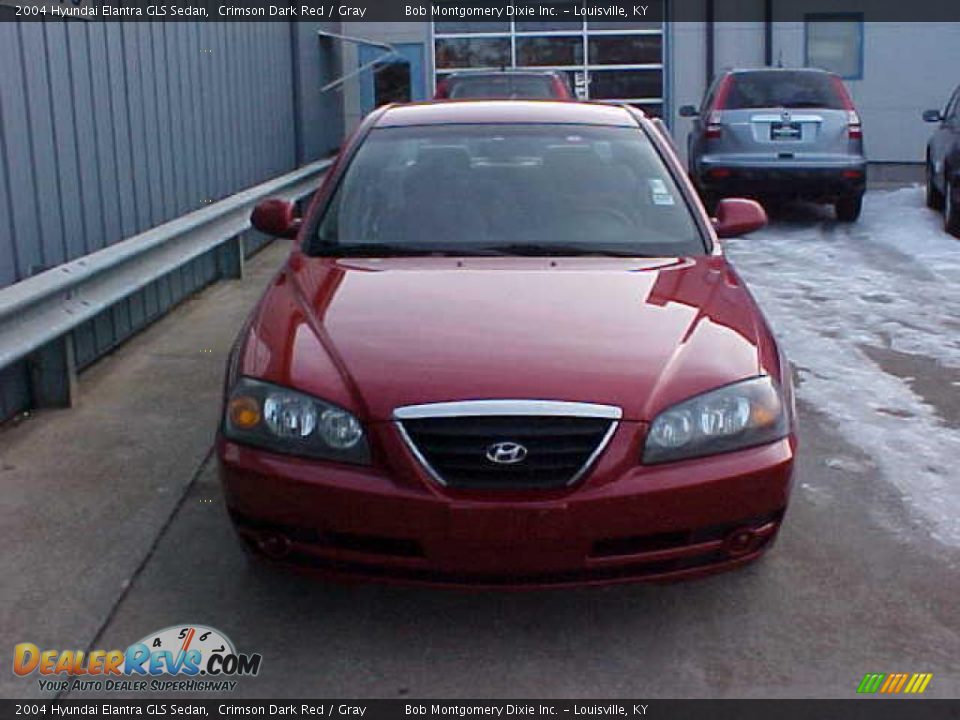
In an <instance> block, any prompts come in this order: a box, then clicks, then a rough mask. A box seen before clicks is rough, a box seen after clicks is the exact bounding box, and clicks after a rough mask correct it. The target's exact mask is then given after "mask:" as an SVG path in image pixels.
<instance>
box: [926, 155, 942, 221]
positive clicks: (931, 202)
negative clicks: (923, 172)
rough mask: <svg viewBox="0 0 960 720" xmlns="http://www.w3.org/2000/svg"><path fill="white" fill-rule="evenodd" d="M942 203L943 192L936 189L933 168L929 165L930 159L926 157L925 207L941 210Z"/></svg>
mask: <svg viewBox="0 0 960 720" xmlns="http://www.w3.org/2000/svg"><path fill="white" fill-rule="evenodd" d="M943 205H944V197H943V193H942V192H940V191H939V190H937V186H936V183H935V182H934V180H933V168H932V167H931V166H930V159H929V158H927V207H928V208H930V209H931V210H943Z"/></svg>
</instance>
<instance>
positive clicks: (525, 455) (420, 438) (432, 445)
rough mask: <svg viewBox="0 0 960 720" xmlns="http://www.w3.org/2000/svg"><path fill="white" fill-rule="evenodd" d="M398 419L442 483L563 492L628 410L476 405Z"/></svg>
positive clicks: (447, 406) (412, 412) (411, 411)
mask: <svg viewBox="0 0 960 720" xmlns="http://www.w3.org/2000/svg"><path fill="white" fill-rule="evenodd" d="M551 412H552V413H554V414H550V413H551ZM534 413H536V414H534ZM395 417H396V419H397V424H398V427H399V428H400V431H401V434H402V435H403V436H404V439H405V440H406V441H407V443H408V444H409V446H410V447H411V449H412V450H413V452H414V454H415V455H416V456H417V457H418V459H419V460H420V461H421V462H422V463H423V464H424V466H425V467H426V469H427V470H428V471H429V472H430V474H431V475H432V476H433V477H434V478H435V479H436V480H437V481H438V482H440V483H441V484H443V485H446V486H448V487H452V488H458V489H473V490H527V489H555V488H563V487H566V486H568V485H572V484H573V483H575V482H576V481H577V480H579V479H580V478H581V477H582V476H583V475H584V473H585V472H586V471H587V470H589V468H590V467H591V466H592V464H593V462H594V461H595V460H596V459H597V457H598V456H599V454H600V453H601V452H602V450H603V448H604V447H605V446H606V443H607V441H608V440H609V439H610V437H611V435H612V434H613V431H614V430H615V429H616V425H617V419H618V418H619V417H620V410H619V408H613V407H609V406H597V405H581V404H577V403H547V402H542V401H541V402H535V403H534V402H526V401H476V402H473V403H471V402H466V403H443V404H438V405H434V406H431V405H423V406H416V408H400V409H398V410H397V412H396V413H395ZM516 446H520V447H521V448H522V452H517V451H516ZM497 448H499V449H500V450H502V452H499V453H498V452H497ZM518 455H522V457H521V458H520V459H517V456H518ZM498 460H499V461H498Z"/></svg>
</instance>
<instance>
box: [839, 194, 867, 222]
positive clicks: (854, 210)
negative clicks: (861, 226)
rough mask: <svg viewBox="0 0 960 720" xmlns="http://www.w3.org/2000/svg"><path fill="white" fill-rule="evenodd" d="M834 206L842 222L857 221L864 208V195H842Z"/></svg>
mask: <svg viewBox="0 0 960 720" xmlns="http://www.w3.org/2000/svg"><path fill="white" fill-rule="evenodd" d="M833 207H834V210H836V212H837V220H839V221H840V222H856V221H857V218H859V217H860V211H861V210H862V209H863V195H848V196H846V197H842V198H840V199H839V200H837V201H836V202H835V203H834V205H833Z"/></svg>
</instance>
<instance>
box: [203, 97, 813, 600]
mask: <svg viewBox="0 0 960 720" xmlns="http://www.w3.org/2000/svg"><path fill="white" fill-rule="evenodd" d="M717 211H718V212H717V217H716V218H715V219H711V218H710V217H708V216H707V214H706V213H705V212H704V210H703V207H702V205H701V204H700V202H699V201H698V199H697V196H696V193H695V191H694V190H693V188H692V187H691V186H690V184H689V182H688V180H687V178H686V175H685V173H684V171H683V168H682V166H681V165H680V163H679V161H678V160H677V158H676V156H675V154H674V152H673V150H672V148H671V147H670V145H669V143H667V142H666V140H665V139H664V138H663V136H662V135H661V132H660V131H659V130H658V129H657V128H656V127H655V126H654V125H653V123H652V122H651V121H650V120H649V119H647V118H646V117H645V116H644V115H643V114H642V113H641V112H640V111H638V110H636V109H634V108H630V107H615V106H611V105H603V104H593V103H571V102H544V101H494V102H490V101H474V102H462V103H461V102H436V103H422V104H411V105H398V106H387V107H384V108H382V109H379V110H375V111H374V112H373V113H371V114H370V115H368V116H367V117H366V118H365V120H364V122H363V123H362V125H361V126H360V127H359V128H358V130H357V132H356V134H355V135H354V137H353V139H352V140H350V141H349V142H348V143H347V145H346V147H345V148H344V150H343V152H342V153H341V155H340V157H339V159H338V160H337V163H336V166H335V167H334V168H333V169H331V170H330V172H329V174H328V175H327V177H326V178H325V180H324V183H323V185H322V186H321V188H320V189H319V190H318V191H317V193H316V194H315V196H314V200H313V202H312V204H311V207H310V208H309V209H308V211H307V213H306V215H305V217H304V218H303V219H302V221H301V220H300V219H297V218H295V216H294V212H293V207H292V206H291V205H290V204H289V203H286V202H284V201H282V200H267V201H264V203H261V205H259V206H258V208H257V210H256V211H255V213H254V217H253V222H254V224H255V226H256V227H257V228H258V229H260V230H263V231H266V232H268V233H270V234H272V235H279V236H286V237H294V236H295V237H296V241H295V245H294V246H293V248H292V250H291V253H290V256H289V259H288V260H287V262H286V264H285V266H284V267H283V268H282V269H281V270H280V272H279V273H278V275H277V276H276V277H275V278H274V280H273V281H272V282H271V283H270V285H269V286H268V288H267V289H266V291H265V293H264V295H263V298H262V299H261V300H260V302H259V303H258V305H257V307H256V308H255V309H254V311H253V312H252V314H251V315H250V317H249V319H248V321H247V322H246V324H245V325H244V328H243V330H242V332H241V334H240V337H239V338H238V341H237V343H236V345H235V347H234V349H233V351H232V352H231V355H230V359H229V365H228V370H227V382H226V388H225V391H226V392H225V397H224V406H223V416H222V417H223V420H222V424H221V428H220V433H219V438H218V441H217V452H218V457H219V462H220V472H221V478H222V480H223V485H224V489H225V492H226V503H227V507H228V508H229V511H230V515H231V518H232V520H233V523H234V525H235V527H236V529H237V531H238V532H239V534H240V536H241V538H242V539H243V541H244V543H245V544H246V546H247V547H248V549H249V550H250V552H251V553H254V554H255V556H262V557H266V558H269V559H271V560H273V561H275V562H279V563H283V564H286V565H289V566H293V567H297V568H306V569H309V570H313V571H318V572H320V573H321V574H326V575H329V576H332V577H360V578H371V579H377V580H384V581H392V582H402V583H432V584H440V585H461V586H474V587H476V586H488V587H490V586H492V587H516V588H521V587H539V586H557V585H579V584H600V583H615V582H626V581H636V580H653V579H666V578H671V579H678V578H682V577H692V576H695V575H702V574H705V573H711V572H717V571H721V570H729V569H732V568H735V567H738V566H740V565H743V564H745V563H747V562H750V561H751V560H754V559H756V558H758V557H759V556H760V555H761V554H763V553H764V552H765V551H766V550H767V549H768V548H769V547H770V546H771V544H772V542H773V540H774V538H775V537H776V535H777V532H778V530H779V528H780V524H781V522H782V520H783V516H784V512H785V511H786V508H787V503H788V499H789V495H790V486H791V475H792V470H793V464H794V456H795V453H796V447H797V436H796V432H795V421H794V409H793V408H794V403H793V391H792V386H791V373H790V369H789V365H788V363H787V360H786V358H785V356H784V355H783V353H782V352H781V349H780V347H779V346H778V344H777V342H776V340H775V339H774V336H773V334H772V333H771V331H770V328H769V326H768V324H767V322H766V320H765V319H764V317H763V315H762V314H761V312H760V309H759V308H758V307H757V305H756V303H755V301H754V299H753V297H752V296H751V295H750V292H749V291H748V290H747V288H746V286H745V284H744V282H743V280H742V279H741V278H740V277H739V276H738V275H737V272H736V270H735V269H734V268H733V267H732V265H731V264H729V263H728V262H727V260H726V258H725V256H724V252H723V245H722V244H721V242H720V238H723V237H730V236H733V235H741V234H744V233H747V232H750V231H751V230H756V229H758V228H759V227H761V226H762V225H763V224H764V223H765V222H766V215H765V214H764V211H763V208H762V207H760V206H759V205H758V204H757V203H755V202H753V201H751V200H742V199H727V200H724V201H722V202H721V203H720V204H719V206H718V208H717Z"/></svg>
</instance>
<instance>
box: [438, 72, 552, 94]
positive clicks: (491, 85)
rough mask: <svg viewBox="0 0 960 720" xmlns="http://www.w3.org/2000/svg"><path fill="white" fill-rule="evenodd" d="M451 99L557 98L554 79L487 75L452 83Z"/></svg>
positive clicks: (531, 76) (455, 80) (534, 76)
mask: <svg viewBox="0 0 960 720" xmlns="http://www.w3.org/2000/svg"><path fill="white" fill-rule="evenodd" d="M449 96H450V98H460V99H463V98H524V99H528V100H549V99H550V98H552V97H555V96H556V93H555V92H554V89H553V78H550V77H546V76H536V75H520V76H516V75H500V76H496V75H487V76H483V77H461V78H455V79H453V80H451V81H450V92H449Z"/></svg>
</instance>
